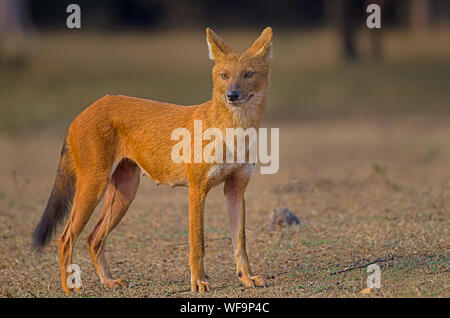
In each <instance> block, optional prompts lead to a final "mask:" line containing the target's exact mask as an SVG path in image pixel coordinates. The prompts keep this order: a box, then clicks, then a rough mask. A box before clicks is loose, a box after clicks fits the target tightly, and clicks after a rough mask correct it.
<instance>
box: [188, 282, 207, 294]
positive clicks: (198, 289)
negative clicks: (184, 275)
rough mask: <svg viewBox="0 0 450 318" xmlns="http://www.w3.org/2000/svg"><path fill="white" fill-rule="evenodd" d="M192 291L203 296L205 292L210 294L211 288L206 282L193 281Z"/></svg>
mask: <svg viewBox="0 0 450 318" xmlns="http://www.w3.org/2000/svg"><path fill="white" fill-rule="evenodd" d="M191 291H192V292H193V293H199V294H203V293H204V292H210V291H211V288H210V287H209V283H208V282H207V281H206V280H200V279H193V280H192V281H191Z"/></svg>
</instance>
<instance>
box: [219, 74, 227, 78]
mask: <svg viewBox="0 0 450 318" xmlns="http://www.w3.org/2000/svg"><path fill="white" fill-rule="evenodd" d="M220 76H222V78H223V79H227V78H228V75H227V74H225V73H223V74H220Z"/></svg>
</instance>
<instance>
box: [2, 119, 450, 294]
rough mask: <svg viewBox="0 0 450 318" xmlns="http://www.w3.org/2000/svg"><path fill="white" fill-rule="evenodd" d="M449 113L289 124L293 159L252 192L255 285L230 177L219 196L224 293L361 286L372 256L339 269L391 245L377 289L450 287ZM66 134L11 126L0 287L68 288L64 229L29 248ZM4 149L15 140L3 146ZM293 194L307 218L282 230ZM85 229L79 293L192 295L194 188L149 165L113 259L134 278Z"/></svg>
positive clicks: (215, 231) (211, 231) (214, 276)
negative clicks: (242, 260)
mask: <svg viewBox="0 0 450 318" xmlns="http://www.w3.org/2000/svg"><path fill="white" fill-rule="evenodd" d="M449 127H450V125H449V122H448V120H434V121H429V120H423V119H417V118H416V119H403V120H389V119H385V120H367V119H366V120H364V119H357V120H344V121H332V122H331V121H330V122H327V121H324V122H314V123H305V124H301V125H282V126H281V127H280V132H281V154H280V156H281V168H280V171H279V173H278V174H276V175H259V174H256V175H255V176H254V178H253V179H252V181H251V183H250V185H249V188H248V191H247V194H246V198H247V207H248V208H247V211H248V212H247V215H248V217H247V229H248V230H247V234H248V250H249V255H250V259H251V262H252V264H253V268H254V270H255V272H258V273H261V274H262V275H263V276H264V277H266V278H267V280H268V282H269V284H270V286H269V287H268V288H264V289H263V288H258V289H245V290H244V289H243V288H242V287H240V286H239V283H238V280H237V278H236V277H235V272H234V260H233V253H232V247H231V242H230V241H229V239H228V229H227V215H226V211H225V205H224V199H223V196H222V189H221V187H220V188H217V189H215V190H214V191H212V193H211V194H210V196H209V197H208V200H207V207H206V211H207V212H206V220H205V228H206V237H207V240H206V241H207V247H206V270H207V274H208V275H209V277H210V282H211V283H212V286H213V287H215V289H214V292H213V293H212V294H209V295H208V296H213V297H219V296H224V297H234V296H238V297H253V296H263V297H265V296H271V297H305V296H307V297H354V296H356V297H358V296H359V291H360V290H362V289H363V288H365V287H366V283H365V281H366V279H367V276H368V274H367V273H366V271H365V269H364V268H362V269H356V270H353V271H349V272H346V273H342V274H338V275H331V274H330V273H332V272H335V271H338V270H342V269H345V268H347V267H350V266H355V265H362V264H365V263H367V262H369V261H373V260H375V259H378V258H389V257H393V260H392V261H387V262H383V263H381V264H380V265H381V267H382V276H381V284H382V287H381V289H380V290H379V291H378V292H377V293H376V294H375V296H384V297H392V296H400V297H404V296H407V297H416V296H441V297H442V296H443V297H449V296H450V290H449V281H450V280H449V278H450V274H449V270H450V250H449V247H450V246H449V242H450V237H449V228H450V218H449V209H448V207H449V203H450V202H449V197H450V196H449V195H450V180H449V176H450V145H449V143H448V140H447V138H446V136H448V135H449V133H450V128H449ZM61 140H62V138H61V137H53V136H48V135H39V136H34V137H18V138H15V139H0V148H1V149H2V153H4V154H6V157H5V155H3V160H2V161H1V163H0V180H1V183H0V233H1V236H0V255H1V256H0V257H1V258H0V281H1V282H2V284H1V286H0V296H3V297H31V296H32V295H35V296H38V297H59V296H63V294H62V292H61V289H60V283H59V273H58V263H57V256H56V244H55V243H56V242H53V243H52V245H51V246H50V247H49V248H48V250H47V253H45V254H43V255H40V256H36V255H33V254H32V253H31V252H30V251H29V249H28V248H29V247H28V244H29V240H30V234H31V232H32V229H33V227H34V226H35V224H36V223H37V221H38V219H39V217H40V215H41V212H42V209H43V207H44V205H45V202H46V199H47V197H48V194H49V191H50V189H51V185H52V182H53V178H54V173H55V171H54V170H55V167H56V164H57V160H58V149H59V146H60V143H61ZM3 151H4V152H3ZM279 205H281V206H286V207H288V208H289V209H291V210H292V211H294V212H295V213H296V214H297V216H298V217H299V218H300V220H301V224H300V226H294V227H288V228H283V229H281V230H276V231H271V230H270V229H269V225H270V215H271V209H272V208H274V207H277V206H279ZM97 217H98V211H96V213H95V215H94V217H93V218H92V219H91V222H90V223H89V224H88V226H87V229H86V230H85V232H84V233H83V235H82V236H81V238H80V240H79V242H78V245H77V247H76V249H75V253H74V262H75V263H77V264H79V265H80V267H81V269H82V271H83V273H82V279H83V283H84V286H85V290H84V292H83V293H82V294H80V295H77V296H80V297H99V296H100V297H155V296H159V297H165V296H171V297H184V296H187V297H191V296H194V295H193V294H191V293H190V292H189V291H188V289H189V267H188V244H187V242H188V233H187V229H188V226H187V222H188V217H187V191H186V190H185V189H183V188H176V189H174V190H171V189H170V188H169V187H163V188H161V187H156V186H155V185H154V184H153V183H152V182H151V181H150V180H149V179H147V178H144V179H143V182H142V186H141V188H140V190H139V194H138V197H137V199H136V201H135V202H134V204H133V206H132V207H131V208H130V211H129V212H128V214H127V216H126V217H125V219H124V220H123V222H122V223H121V224H120V225H119V227H118V228H117V229H116V230H115V231H114V232H113V234H112V235H111V237H110V239H109V241H108V244H107V258H108V259H109V260H110V261H111V265H112V272H113V274H114V275H116V276H120V277H122V278H124V279H126V280H128V281H129V282H130V288H128V289H124V290H114V291H110V290H106V289H104V288H103V287H102V286H101V285H100V282H99V279H98V278H97V276H96V274H95V272H94V268H93V265H92V262H91V260H90V256H89V254H88V251H87V248H86V245H85V244H84V239H85V236H86V233H87V232H89V230H90V229H91V228H92V226H93V224H94V222H95V219H96V218H97Z"/></svg>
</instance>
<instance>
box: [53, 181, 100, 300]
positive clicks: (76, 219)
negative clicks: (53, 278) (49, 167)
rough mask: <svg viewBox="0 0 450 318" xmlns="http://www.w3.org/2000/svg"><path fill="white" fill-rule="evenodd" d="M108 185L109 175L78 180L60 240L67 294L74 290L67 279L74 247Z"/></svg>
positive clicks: (59, 245) (62, 276) (60, 257)
mask: <svg viewBox="0 0 450 318" xmlns="http://www.w3.org/2000/svg"><path fill="white" fill-rule="evenodd" d="M107 183H108V176H107V175H105V176H104V178H101V177H99V176H97V178H92V177H83V176H80V177H79V178H78V181H77V185H76V193H75V197H74V201H73V206H72V211H71V212H70V217H69V220H68V221H67V223H66V226H65V228H64V231H63V233H62V234H61V236H60V237H59V238H58V256H59V264H60V269H61V283H62V288H63V290H64V292H65V293H66V294H70V293H71V292H72V290H73V288H71V287H69V286H68V285H67V278H68V277H69V275H70V274H71V273H68V272H67V267H68V266H69V265H70V264H72V250H73V246H74V245H75V242H76V241H77V238H78V236H79V235H80V233H81V231H83V228H84V226H85V225H86V223H87V222H88V220H89V218H90V217H91V215H92V212H94V210H95V207H96V206H97V204H98V202H99V201H100V199H101V197H102V195H103V192H104V190H105V188H106V185H107Z"/></svg>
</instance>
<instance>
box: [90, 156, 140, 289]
mask: <svg viewBox="0 0 450 318" xmlns="http://www.w3.org/2000/svg"><path fill="white" fill-rule="evenodd" d="M139 172H140V169H139V167H138V166H137V165H136V164H135V163H134V162H132V161H130V160H128V159H124V160H122V161H121V162H120V163H119V165H118V166H117V168H116V170H115V171H114V173H113V175H112V177H111V180H110V182H109V185H108V188H107V190H106V193H105V199H104V204H103V208H102V212H101V214H100V218H99V220H98V222H97V224H96V225H95V227H94V229H93V231H92V233H91V234H90V235H89V236H88V237H87V244H88V247H89V251H90V252H91V256H92V260H93V261H94V265H95V268H96V270H97V273H98V275H99V276H100V280H101V282H102V284H103V285H104V286H105V287H111V288H116V287H126V285H127V283H126V282H125V281H124V280H122V279H114V278H113V277H112V275H111V273H110V272H109V269H108V265H107V263H106V260H105V254H104V247H105V240H106V238H107V237H108V234H109V233H110V232H111V231H112V230H113V229H114V228H115V227H116V226H117V225H118V224H119V222H120V221H121V220H122V217H123V216H124V215H125V213H126V212H127V210H128V207H129V206H130V204H131V202H133V200H134V198H135V196H136V191H137V188H138V186H139Z"/></svg>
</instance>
